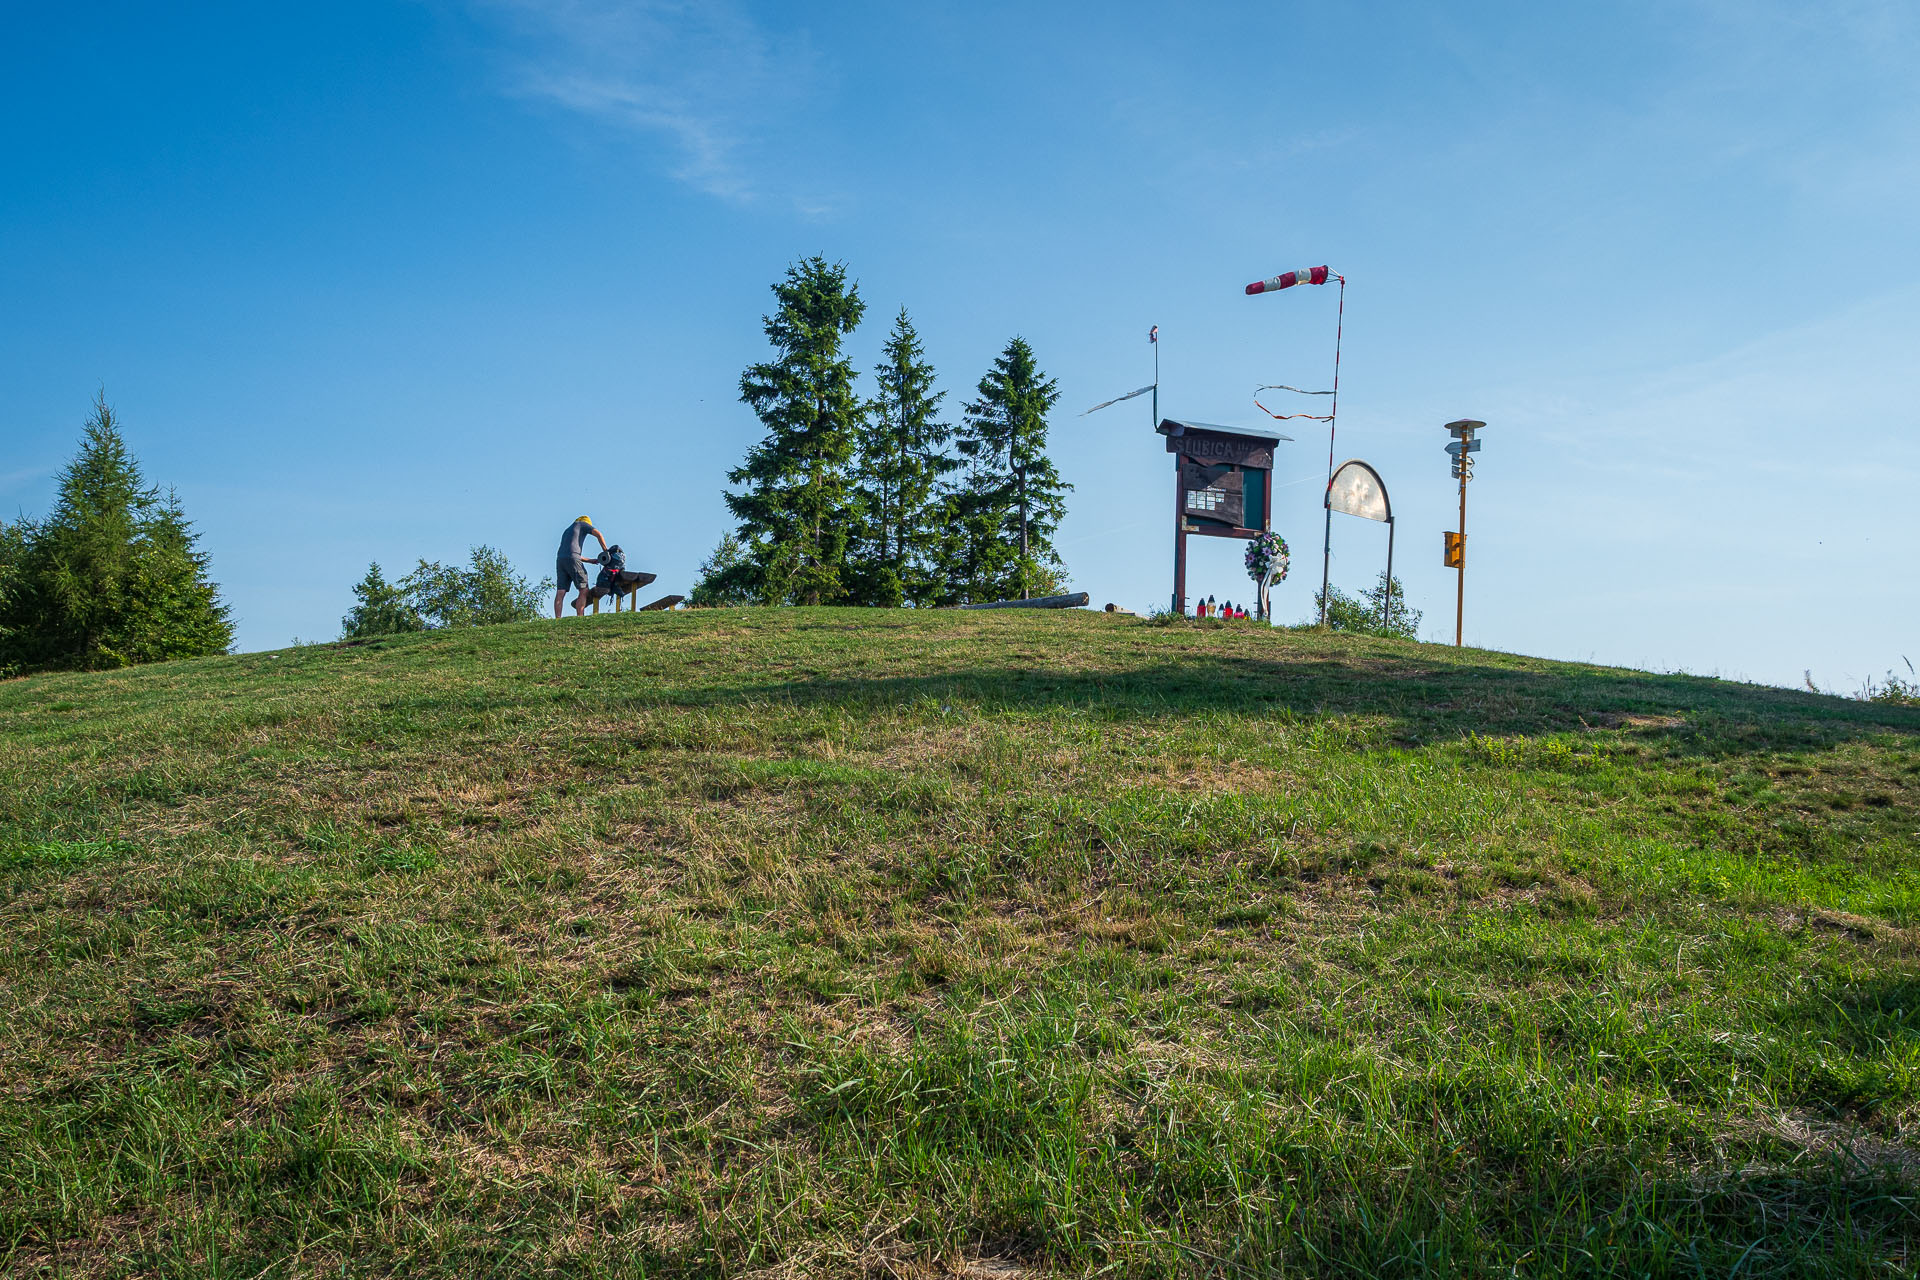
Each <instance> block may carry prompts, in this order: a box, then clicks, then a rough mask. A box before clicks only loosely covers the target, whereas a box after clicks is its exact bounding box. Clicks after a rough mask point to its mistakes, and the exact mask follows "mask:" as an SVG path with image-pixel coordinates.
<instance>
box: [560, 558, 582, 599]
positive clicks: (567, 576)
mask: <svg viewBox="0 0 1920 1280" xmlns="http://www.w3.org/2000/svg"><path fill="white" fill-rule="evenodd" d="M553 580H554V582H556V583H557V584H559V589H560V590H562V591H565V590H566V589H567V588H568V587H578V588H580V590H582V591H585V590H586V589H587V566H586V565H584V564H582V563H580V562H579V561H578V560H575V559H574V558H573V557H572V556H561V557H560V558H559V559H558V560H556V561H555V562H554V565H553Z"/></svg>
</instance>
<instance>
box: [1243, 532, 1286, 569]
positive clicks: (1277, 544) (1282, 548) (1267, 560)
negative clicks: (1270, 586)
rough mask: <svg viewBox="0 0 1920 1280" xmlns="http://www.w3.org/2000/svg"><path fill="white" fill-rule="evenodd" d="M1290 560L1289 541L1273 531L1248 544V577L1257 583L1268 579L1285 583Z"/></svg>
mask: <svg viewBox="0 0 1920 1280" xmlns="http://www.w3.org/2000/svg"><path fill="white" fill-rule="evenodd" d="M1288 560H1289V557H1288V554H1287V540H1286V539H1285V538H1283V537H1281V536H1280V535H1279V534H1277V533H1275V532H1273V531H1272V530H1268V531H1267V532H1265V533H1263V534H1261V535H1260V536H1259V537H1257V538H1253V539H1251V540H1250V541H1249V542H1248V543H1247V576H1248V577H1249V578H1252V579H1253V580H1254V581H1255V582H1259V581H1260V580H1261V579H1263V578H1267V577H1271V578H1272V579H1273V581H1275V582H1284V581H1285V580H1286V577H1287V564H1288Z"/></svg>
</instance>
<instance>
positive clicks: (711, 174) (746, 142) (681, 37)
mask: <svg viewBox="0 0 1920 1280" xmlns="http://www.w3.org/2000/svg"><path fill="white" fill-rule="evenodd" d="M476 9H477V11H478V12H479V13H480V14H481V15H482V16H486V17H491V18H493V19H494V20H496V21H497V22H499V23H500V24H501V25H502V26H503V27H504V28H505V33H506V35H507V37H508V38H509V40H510V41H511V47H510V50H509V52H508V55H507V57H508V68H509V69H508V82H507V87H508V90H509V92H512V93H514V94H516V95H519V96H522V97H525V98H528V99H532V100H535V101H542V102H546V103H550V104H552V105H554V106H557V107H561V108H563V109H565V110H568V111H571V112H575V113H577V114H579V115H582V116H586V117H589V118H593V119H597V120H601V121H604V122H606V123H608V124H611V125H614V126H616V127H619V128H622V129H626V130H630V131H633V132H635V133H637V134H642V135H648V136H652V137H654V138H657V139H660V140H662V141H663V142H664V143H665V144H666V145H667V147H668V148H669V149H670V151H671V153H672V155H673V159H672V160H671V161H670V168H669V173H670V174H671V176H673V177H674V178H676V179H678V180H680V181H682V182H685V183H686V184H687V185H689V186H691V187H693V188H695V189H696V190H699V191H703V192H706V193H707V194H709V195H713V196H717V197H719V198H721V199H725V200H732V201H741V202H744V201H749V200H753V199H755V198H758V197H760V196H763V195H767V194H769V186H770V185H771V184H770V181H769V169H768V166H767V164H766V158H767V153H768V152H769V151H770V150H771V149H772V147H773V143H774V142H775V140H776V135H777V134H779V133H780V132H781V131H782V126H783V124H784V122H785V121H786V120H788V119H790V118H791V117H792V116H793V115H794V113H795V112H796V111H797V109H798V108H799V107H800V105H801V104H802V102H803V100H804V99H805V97H806V96H807V92H808V89H809V87H810V85H811V84H812V82H813V80H814V70H815V61H816V60H815V59H814V57H813V55H812V53H811V51H810V49H809V47H808V45H807V42H806V40H805V38H804V36H799V35H784V36H783V35H778V34H776V33H774V32H771V31H769V30H767V29H766V28H765V27H763V26H761V25H760V24H759V23H757V22H755V21H754V20H753V19H752V18H751V17H750V16H748V15H747V14H746V13H745V12H744V11H742V10H741V9H740V8H739V7H737V6H736V5H733V4H730V3H726V2H725V0H703V2H701V3H686V2H684V0H476ZM814 202H816V203H817V198H816V199H815V201H814ZM801 203H802V204H805V203H807V202H806V201H802V202H801Z"/></svg>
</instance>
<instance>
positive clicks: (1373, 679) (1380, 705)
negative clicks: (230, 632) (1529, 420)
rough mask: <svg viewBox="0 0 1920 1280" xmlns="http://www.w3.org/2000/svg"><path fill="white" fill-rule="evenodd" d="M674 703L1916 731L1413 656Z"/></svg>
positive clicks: (760, 693)
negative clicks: (921, 705)
mask: <svg viewBox="0 0 1920 1280" xmlns="http://www.w3.org/2000/svg"><path fill="white" fill-rule="evenodd" d="M671 700H672V701H675V702H686V703H694V704H701V703H706V704H711V703H715V702H721V703H725V702H745V701H767V700H776V701H787V702H792V703H794V704H797V705H807V704H820V703H834V704H838V705H844V706H853V707H861V706H865V707H874V708H879V707H888V706H901V705H911V704H914V703H916V702H920V701H923V700H932V701H934V702H938V703H945V704H952V703H956V702H957V703H963V704H967V705H969V706H971V707H973V708H975V709H978V710H981V711H988V712H994V713H1006V712H1013V713H1019V712H1033V711H1036V710H1046V709H1050V708H1051V709H1063V708H1070V709H1074V710H1081V711H1091V712H1095V713H1099V714H1103V715H1107V716H1110V717H1114V718H1118V719H1129V718H1142V719H1161V718H1166V717H1177V716H1180V715H1183V714H1192V713H1199V712H1206V713H1217V712H1227V713H1240V714H1244V715H1247V716H1250V717H1268V716H1274V715H1288V716H1296V717H1308V718H1317V717H1327V716H1336V715H1338V716H1360V717H1373V718H1378V719H1383V720H1385V721H1386V722H1387V724H1388V726H1389V731H1390V733H1391V735H1392V736H1393V737H1394V738H1395V739H1397V740H1399V741H1401V742H1403V743H1405V744H1407V745H1418V744H1420V743H1423V742H1427V741H1432V740H1437V739H1447V738H1457V737H1463V736H1465V735H1466V734H1468V733H1480V734H1486V735H1498V736H1513V735H1535V734H1545V733H1558V732H1566V731H1575V730H1583V729H1586V730H1598V729H1614V730H1623V731H1626V732H1629V733H1632V734H1634V735H1635V736H1638V737H1640V738H1642V739H1644V740H1646V741H1649V742H1650V743H1653V744H1655V745H1656V746H1657V748H1658V749H1659V750H1661V751H1662V752H1663V753H1670V754H1676V755H1688V756H1697V757H1716V756H1722V755H1738V754H1747V753H1751V752H1753V751H1755V750H1776V751H1778V750H1804V749H1820V748H1826V747H1831V746H1834V745H1837V744H1838V743H1841V742H1845V741H1850V740H1856V739H1864V738H1876V739H1882V740H1884V739H1885V738H1886V737H1887V736H1888V735H1894V736H1897V737H1899V738H1904V739H1911V740H1914V741H1916V742H1920V709H1910V708H1903V707H1893V706H1884V705H1880V704H1875V703H1865V702H1851V701H1846V700H1842V699H1839V698H1834V697H1831V696H1827V695H1819V694H1810V693H1799V692H1795V691H1793V690H1788V689H1774V688H1768V687H1764V686H1755V685H1742V684H1732V683H1728V682H1725V681H1719V680H1712V679H1706V678H1702V677H1698V676H1679V675H1651V674H1648V675H1640V674H1631V673H1613V672H1605V671H1581V670H1577V669H1558V670H1554V669H1549V670H1544V671H1542V670H1530V669H1524V668H1518V667H1511V666H1504V665H1496V664H1492V663H1484V664H1475V663H1451V662H1447V663H1442V662H1431V661H1422V660H1420V659H1419V658H1417V657H1413V656H1412V655H1408V656H1406V657H1402V656H1401V655H1399V654H1395V653H1393V652H1391V651H1387V652H1383V653H1368V654H1358V655H1355V656H1354V657H1352V658H1348V659H1339V660H1335V659H1327V658H1305V657H1303V658H1297V659H1291V660H1275V659H1264V658H1251V657H1231V656H1225V655H1215V654H1196V655H1193V656H1191V657H1189V658H1187V659H1185V660H1183V661H1181V662H1178V663H1159V664H1155V665H1151V666H1142V667H1137V668H1131V669H1129V668H1110V669H1106V670H1095V671H1074V672H1063V671H1054V670H1046V669H1038V668H1020V667H1011V666H999V667H984V668H973V669H969V670H965V671H953V672H940V673H928V674H920V675H903V676H879V677H821V678H816V679H809V680H780V681H771V682H766V683H757V684H739V685H731V686H726V687H722V688H708V689H696V690H689V691H687V693H685V694H682V695H679V696H675V697H673V698H672V699H671Z"/></svg>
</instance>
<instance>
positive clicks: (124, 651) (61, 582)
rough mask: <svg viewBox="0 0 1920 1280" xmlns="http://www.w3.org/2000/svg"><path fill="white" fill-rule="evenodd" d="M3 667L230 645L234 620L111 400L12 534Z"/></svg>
mask: <svg viewBox="0 0 1920 1280" xmlns="http://www.w3.org/2000/svg"><path fill="white" fill-rule="evenodd" d="M5 541H6V543H7V546H8V548H9V550H8V552H7V554H8V556H9V557H10V558H11V560H12V563H11V565H10V567H9V568H8V570H7V572H6V574H5V575H3V576H5V577H7V578H8V579H10V581H9V582H8V584H7V589H6V594H5V599H4V600H0V667H5V668H12V669H17V670H29V671H31V670H49V669H59V668H67V669H72V668H79V669H85V670H94V669H101V668H108V667H124V666H128V665H131V664H134V663H140V662H158V661H162V660H164V659H168V658H186V657H198V656H201V655H204V654H214V653H225V652H226V651H227V649H228V648H229V647H231V646H232V644H233V624H232V621H231V619H230V617H229V615H228V611H227V607H226V606H225V605H224V604H222V603H221V602H220V597H219V590H218V588H217V587H215V585H214V584H213V583H212V582H210V581H208V579H207V569H208V564H207V557H206V555H205V554H204V553H203V552H201V551H200V550H199V548H198V546H197V535H195V533H194V531H193V526H192V525H191V524H190V523H189V522H188V521H187V518H186V514H185V512H183V511H182V510H181V507H180V502H179V499H178V497H177V496H176V495H174V494H172V493H167V494H166V495H164V496H163V495H162V494H161V492H160V491H159V490H158V489H156V488H151V487H149V486H148V485H147V484H146V482H145V480H144V479H143V478H142V477H141V474H140V466H139V463H138V462H136V461H135V460H134V457H133V454H132V452H131V451H129V450H128V448H127V444H126V440H125V439H124V437H122V435H121V433H120V427H119V423H118V421H117V419H116V418H115V417H114V414H113V410H112V408H111V407H110V406H109V405H108V404H107V402H106V399H105V398H104V397H101V398H99V399H97V400H96V401H95V402H94V411H93V416H92V418H90V419H89V420H88V422H87V425H86V435H85V438H84V439H83V441H82V442H81V446H80V452H79V453H78V454H76V455H75V457H74V459H73V461H71V462H69V463H68V464H67V466H66V469H65V470H63V471H62V472H61V474H60V494H59V498H58V499H57V500H56V502H55V504H54V509H53V513H52V514H51V515H50V516H48V517H47V518H46V519H45V520H43V521H28V522H24V523H23V524H22V525H20V526H16V527H15V529H14V531H13V533H12V534H11V535H10V537H9V538H8V539H6V540H5Z"/></svg>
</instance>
